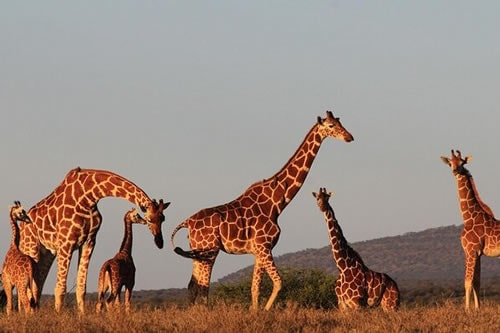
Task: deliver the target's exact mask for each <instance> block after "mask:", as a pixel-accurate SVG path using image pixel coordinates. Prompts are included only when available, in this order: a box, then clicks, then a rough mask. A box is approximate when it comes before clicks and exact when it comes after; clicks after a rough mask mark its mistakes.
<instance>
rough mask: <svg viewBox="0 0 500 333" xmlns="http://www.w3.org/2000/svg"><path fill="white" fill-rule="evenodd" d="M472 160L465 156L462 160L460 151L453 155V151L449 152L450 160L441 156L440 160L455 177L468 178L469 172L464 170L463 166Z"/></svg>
mask: <svg viewBox="0 0 500 333" xmlns="http://www.w3.org/2000/svg"><path fill="white" fill-rule="evenodd" d="M471 159H472V157H471V156H466V157H465V158H462V154H461V153H460V150H457V153H456V154H455V151H454V150H451V158H448V157H445V156H441V160H442V161H443V162H444V163H446V164H448V165H449V166H450V168H451V171H452V172H453V174H454V175H455V176H456V175H462V176H469V175H470V173H469V170H467V169H466V168H465V164H467V163H469V162H470V160H471Z"/></svg>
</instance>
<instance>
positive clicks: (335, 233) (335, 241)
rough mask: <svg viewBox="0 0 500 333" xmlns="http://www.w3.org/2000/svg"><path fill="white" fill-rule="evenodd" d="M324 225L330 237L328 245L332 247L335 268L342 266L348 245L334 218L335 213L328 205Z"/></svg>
mask: <svg viewBox="0 0 500 333" xmlns="http://www.w3.org/2000/svg"><path fill="white" fill-rule="evenodd" d="M324 216H325V221H326V225H327V227H328V234H329V236H330V245H331V247H332V255H333V259H334V260H335V262H336V263H337V266H339V265H342V264H343V260H344V259H345V257H346V254H347V251H348V248H349V244H348V243H347V240H346V239H345V237H344V234H343V233H342V228H340V225H339V223H338V221H337V219H336V218H335V213H334V212H333V209H332V208H331V207H330V206H329V205H328V209H327V210H326V211H325V213H324Z"/></svg>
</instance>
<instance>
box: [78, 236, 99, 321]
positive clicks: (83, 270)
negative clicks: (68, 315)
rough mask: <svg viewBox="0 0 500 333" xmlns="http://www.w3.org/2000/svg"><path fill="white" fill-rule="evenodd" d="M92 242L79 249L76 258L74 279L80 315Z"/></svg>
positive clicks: (85, 289)
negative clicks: (76, 267) (76, 268)
mask: <svg viewBox="0 0 500 333" xmlns="http://www.w3.org/2000/svg"><path fill="white" fill-rule="evenodd" d="M94 245H95V242H94V240H93V239H92V240H89V241H87V242H86V243H84V244H83V245H82V246H81V247H80V251H79V257H78V273H77V277H76V303H77V305H78V310H79V311H80V313H84V312H85V294H86V292H87V274H88V269H89V262H90V257H91V256H92V252H93V251H94Z"/></svg>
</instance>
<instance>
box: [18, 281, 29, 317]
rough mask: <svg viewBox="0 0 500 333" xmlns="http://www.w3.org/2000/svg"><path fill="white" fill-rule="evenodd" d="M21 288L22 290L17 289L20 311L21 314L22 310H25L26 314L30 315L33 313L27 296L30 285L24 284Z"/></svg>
mask: <svg viewBox="0 0 500 333" xmlns="http://www.w3.org/2000/svg"><path fill="white" fill-rule="evenodd" d="M19 287H20V288H17V300H18V311H19V312H21V311H22V310H21V309H23V310H24V313H26V314H28V313H30V312H31V306H30V301H29V299H28V294H27V287H28V283H23V284H21V285H20V286H19Z"/></svg>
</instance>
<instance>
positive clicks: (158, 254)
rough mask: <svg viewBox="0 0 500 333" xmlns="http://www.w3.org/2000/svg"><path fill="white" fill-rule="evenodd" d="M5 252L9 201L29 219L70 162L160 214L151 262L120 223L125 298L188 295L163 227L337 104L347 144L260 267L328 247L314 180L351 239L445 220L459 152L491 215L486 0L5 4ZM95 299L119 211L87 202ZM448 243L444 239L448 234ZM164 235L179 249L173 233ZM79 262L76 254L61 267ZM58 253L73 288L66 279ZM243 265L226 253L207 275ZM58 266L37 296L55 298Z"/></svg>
mask: <svg viewBox="0 0 500 333" xmlns="http://www.w3.org/2000/svg"><path fill="white" fill-rule="evenodd" d="M0 8H1V9H0V41H1V45H2V46H1V47H0V108H1V110H2V111H1V112H2V115H3V116H2V122H1V123H0V150H1V152H2V155H3V163H2V172H1V173H0V177H1V178H0V188H1V190H0V207H3V208H4V214H5V215H4V219H3V220H4V221H5V223H4V225H3V227H2V228H1V229H0V230H3V231H1V232H0V255H2V256H3V255H4V253H5V252H6V251H7V248H8V243H9V240H10V229H9V226H8V210H7V207H8V206H9V205H10V204H11V202H12V201H13V200H21V202H22V203H23V204H24V205H25V206H27V207H30V206H32V205H34V204H35V203H36V202H38V201H39V200H40V199H42V198H43V197H45V196H46V195H47V194H48V193H49V192H51V191H52V190H53V189H54V188H55V186H57V185H58V184H59V183H60V181H61V180H62V179H63V177H64V175H65V174H66V173H67V172H68V170H70V169H71V168H73V167H75V166H81V167H85V168H98V169H108V170H111V171H114V172H117V173H119V174H121V175H123V176H125V177H127V178H129V179H131V180H132V181H134V182H135V183H137V184H138V185H139V186H141V187H142V188H143V189H144V190H145V191H146V192H147V193H148V194H149V195H150V196H151V197H155V198H161V197H162V198H164V199H166V200H168V201H171V202H172V205H171V206H170V207H169V208H168V209H167V211H166V217H167V222H166V223H165V224H164V226H163V233H164V237H165V240H166V246H165V248H164V249H163V250H158V249H157V248H156V247H155V246H154V244H153V239H152V237H151V235H150V233H149V231H148V230H147V229H146V228H144V227H141V226H135V227H134V237H135V238H134V251H133V254H134V259H135V262H136V266H137V278H136V281H137V283H136V288H135V289H137V290H139V289H159V288H170V287H185V286H187V283H188V280H189V278H190V274H191V262H190V260H187V259H184V258H181V257H179V256H177V255H176V254H174V253H173V251H172V250H171V247H170V243H169V238H170V234H171V231H172V229H173V228H174V227H175V226H176V225H177V224H178V223H180V222H182V221H183V220H184V219H185V218H187V217H189V216H190V215H191V214H193V213H195V212H196V211H198V210H199V209H201V208H204V207H210V206H213V205H217V204H221V203H224V202H227V201H229V200H231V199H233V198H235V197H236V196H238V195H239V194H240V193H241V192H243V191H244V190H245V189H246V187H247V186H248V185H250V184H251V183H253V182H254V181H257V180H260V179H263V178H267V177H269V176H271V175H273V174H274V173H275V172H276V171H278V170H279V169H280V168H281V166H282V165H283V164H284V163H285V162H286V161H287V160H288V158H289V157H290V156H291V155H292V154H293V153H294V151H295V149H296V148H297V146H298V145H299V144H300V143H301V141H302V139H303V138H304V136H305V134H306V133H307V131H308V130H309V129H310V127H311V126H312V125H313V124H314V122H315V121H316V117H317V116H318V115H321V116H323V115H324V112H325V110H327V109H332V108H333V111H334V113H335V115H336V116H339V117H340V118H341V120H342V122H343V124H344V125H345V127H346V128H348V129H349V130H350V131H351V133H352V134H353V135H354V137H355V141H354V142H352V143H350V144H346V143H342V142H340V141H333V140H330V139H329V140H326V141H325V142H324V144H323V147H322V148H321V150H320V152H319V155H318V158H317V159H316V161H315V163H314V165H313V167H312V169H311V172H310V174H309V177H308V178H307V180H306V182H305V184H304V186H303V188H302V190H301V191H300V192H299V194H298V195H297V196H296V197H295V199H294V200H293V201H292V203H291V204H290V205H289V206H288V207H287V209H286V210H285V211H284V212H283V214H282V215H281V217H280V220H279V221H280V226H281V228H282V234H281V238H280V241H279V243H278V245H277V246H276V247H275V250H274V254H275V255H280V254H284V253H288V252H292V251H298V250H303V249H306V248H319V247H323V246H326V245H328V237H327V231H326V227H325V225H324V222H323V217H322V215H321V214H320V212H319V210H318V209H317V207H316V204H315V201H314V198H313V197H312V196H311V192H312V191H317V190H318V188H319V187H320V186H321V187H323V186H324V187H327V189H328V190H332V191H334V192H335V193H336V196H335V198H334V199H333V201H332V204H333V206H334V208H335V209H336V213H337V217H338V219H339V221H340V223H341V225H342V228H343V230H344V233H345V235H346V237H347V239H348V240H349V241H351V242H354V241H361V240H368V239H373V238H378V237H383V236H392V235H398V234H402V233H405V232H411V231H419V230H423V229H427V228H431V227H438V226H445V225H450V224H459V223H460V222H461V220H460V215H459V212H458V204H457V194H456V188H455V181H454V178H453V177H452V175H451V172H450V170H449V169H448V167H446V166H445V165H444V164H443V163H442V162H441V161H440V159H439V156H441V155H449V151H450V149H452V148H455V149H461V150H462V151H463V153H464V154H471V155H473V156H474V159H473V160H472V162H471V164H470V171H471V172H472V174H473V175H474V176H475V178H476V182H477V185H478V188H479V191H480V192H481V195H482V198H483V199H484V200H485V202H487V203H488V204H489V205H490V206H491V207H492V209H493V210H496V211H499V210H500V200H499V199H498V196H497V195H496V194H497V191H495V190H496V189H497V188H498V187H499V185H500V177H499V170H500V155H499V154H498V147H497V144H498V143H499V142H500V131H499V130H498V127H497V126H498V124H499V123H500V112H499V104H500V97H499V96H500V61H499V59H500V35H499V31H500V17H499V15H500V2H498V1H478V2H470V1H413V2H409V1H313V2H311V1H246V2H243V1H86V2H78V3H75V2H67V1H43V2H42V1H32V2H29V1H28V2H25V1H10V2H2V4H1V5H0ZM99 207H100V210H101V212H102V214H103V218H104V221H103V225H102V228H101V230H100V232H99V234H98V237H97V246H96V250H95V252H94V256H93V258H92V261H91V266H90V272H89V278H88V290H89V291H95V289H96V282H97V273H98V270H99V268H100V266H101V264H102V263H103V262H104V260H106V259H108V258H110V257H112V256H113V255H114V254H115V253H116V251H117V250H118V248H119V245H120V242H121V239H122V233H123V226H122V225H123V222H122V218H123V214H124V212H125V211H126V210H127V209H129V208H130V207H131V204H130V203H128V202H126V201H123V200H120V199H114V198H109V199H105V200H103V201H101V203H100V205H99ZM457 241H458V240H457ZM176 242H177V244H178V245H182V246H183V247H187V241H186V233H185V232H182V231H181V232H179V233H178V234H177V238H176ZM74 259H76V253H75V256H74ZM75 263H76V261H75V260H73V264H72V267H71V274H70V278H69V282H68V290H70V289H71V288H72V286H73V285H74V282H75V278H74V276H75V271H76V264H75ZM252 263H253V257H251V256H248V255H247V256H229V255H226V254H221V255H220V256H219V258H218V259H217V263H216V265H215V269H214V275H213V279H212V280H213V281H216V280H217V279H218V278H220V277H222V276H225V275H226V274H228V273H230V272H233V271H234V270H236V269H239V268H242V267H245V266H247V265H249V264H252ZM55 271H56V265H55V264H54V266H53V267H52V271H51V275H50V278H49V280H48V282H47V283H46V285H45V288H44V292H45V293H52V292H53V288H54V278H53V277H54V275H55Z"/></svg>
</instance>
